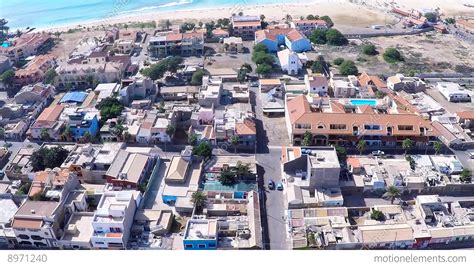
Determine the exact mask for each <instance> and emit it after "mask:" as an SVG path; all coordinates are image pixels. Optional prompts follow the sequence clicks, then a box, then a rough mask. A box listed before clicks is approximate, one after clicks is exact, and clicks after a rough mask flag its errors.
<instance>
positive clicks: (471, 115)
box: [456, 111, 474, 120]
mask: <svg viewBox="0 0 474 266" xmlns="http://www.w3.org/2000/svg"><path fill="white" fill-rule="evenodd" d="M456 114H457V116H458V117H459V118H461V119H469V120H474V111H462V112H457V113H456Z"/></svg>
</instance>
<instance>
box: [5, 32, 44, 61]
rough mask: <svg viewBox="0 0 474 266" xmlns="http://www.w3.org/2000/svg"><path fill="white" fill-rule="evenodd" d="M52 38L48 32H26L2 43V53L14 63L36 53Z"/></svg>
mask: <svg viewBox="0 0 474 266" xmlns="http://www.w3.org/2000/svg"><path fill="white" fill-rule="evenodd" d="M50 40H51V36H49V34H48V33H39V32H38V33H26V34H22V35H21V36H20V37H15V38H12V39H8V40H7V41H5V42H4V44H3V45H0V55H3V56H6V57H8V58H9V59H10V61H11V62H12V63H16V62H18V61H19V60H22V59H25V58H27V57H29V56H32V55H36V54H37V53H38V52H39V50H41V47H43V46H44V45H46V44H47V42H48V41H50Z"/></svg>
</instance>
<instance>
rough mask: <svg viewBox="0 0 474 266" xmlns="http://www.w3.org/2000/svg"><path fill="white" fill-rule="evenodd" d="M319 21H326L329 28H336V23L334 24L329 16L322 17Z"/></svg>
mask: <svg viewBox="0 0 474 266" xmlns="http://www.w3.org/2000/svg"><path fill="white" fill-rule="evenodd" d="M319 19H322V20H324V21H326V23H327V24H328V27H329V28H332V27H333V26H334V22H332V19H331V18H330V17H329V16H322V17H320V18H319Z"/></svg>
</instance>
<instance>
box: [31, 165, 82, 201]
mask: <svg viewBox="0 0 474 266" xmlns="http://www.w3.org/2000/svg"><path fill="white" fill-rule="evenodd" d="M78 185H79V180H78V179H77V176H76V174H75V173H74V172H70V171H69V170H67V169H66V170H64V169H63V170H61V169H59V168H54V169H46V170H44V171H41V172H36V173H35V174H34V177H33V180H32V182H31V186H30V190H29V191H28V197H29V198H30V199H33V200H38V199H39V200H50V201H58V202H62V201H64V200H65V199H66V197H67V196H68V194H69V192H70V191H72V190H73V189H75V188H76V187H77V186H78Z"/></svg>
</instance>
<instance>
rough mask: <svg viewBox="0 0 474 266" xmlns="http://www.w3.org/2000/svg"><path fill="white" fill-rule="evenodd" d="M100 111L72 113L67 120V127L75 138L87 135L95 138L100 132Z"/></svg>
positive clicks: (76, 139)
mask: <svg viewBox="0 0 474 266" xmlns="http://www.w3.org/2000/svg"><path fill="white" fill-rule="evenodd" d="M97 116H98V112H96V111H94V112H75V113H73V114H70V115H69V116H68V118H67V121H66V127H69V132H70V134H71V137H72V139H73V140H75V141H78V140H81V139H83V138H84V137H86V136H89V137H90V138H94V137H95V136H96V135H97V133H98V132H99V120H98V118H97Z"/></svg>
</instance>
